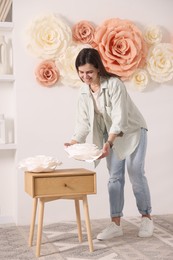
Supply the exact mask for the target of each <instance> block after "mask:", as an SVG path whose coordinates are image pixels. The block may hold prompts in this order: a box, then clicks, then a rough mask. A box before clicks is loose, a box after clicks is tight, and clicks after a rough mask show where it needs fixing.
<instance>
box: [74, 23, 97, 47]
mask: <svg viewBox="0 0 173 260" xmlns="http://www.w3.org/2000/svg"><path fill="white" fill-rule="evenodd" d="M94 33H95V28H94V27H93V26H92V25H91V24H90V23H89V22H88V21H85V20H83V21H80V22H79V23H77V24H75V25H74V26H73V28H72V36H73V40H74V41H75V42H78V43H84V44H86V43H88V44H91V43H92V42H93V39H94Z"/></svg>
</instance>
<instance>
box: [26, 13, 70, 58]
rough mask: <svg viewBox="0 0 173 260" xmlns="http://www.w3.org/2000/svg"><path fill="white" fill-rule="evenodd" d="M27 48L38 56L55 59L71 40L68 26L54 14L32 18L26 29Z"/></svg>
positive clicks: (61, 53)
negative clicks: (28, 27)
mask: <svg viewBox="0 0 173 260" xmlns="http://www.w3.org/2000/svg"><path fill="white" fill-rule="evenodd" d="M28 37H29V43H28V48H29V49H30V50H31V51H32V52H33V53H34V54H35V55H36V56H37V57H39V58H43V59H51V58H52V59H56V58H58V57H59V56H60V55H63V53H64V52H65V50H66V49H67V47H68V46H69V44H70V43H71V40H72V32H71V29H70V27H69V26H68V25H67V24H66V23H64V22H63V21H62V19H60V18H59V17H58V16H56V15H47V16H43V17H40V18H38V19H36V20H34V21H33V22H32V24H31V26H30V29H29V30H28Z"/></svg>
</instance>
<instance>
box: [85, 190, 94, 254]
mask: <svg viewBox="0 0 173 260" xmlns="http://www.w3.org/2000/svg"><path fill="white" fill-rule="evenodd" d="M83 206H84V213H85V222H86V229H87V236H88V243H89V249H90V252H93V241H92V235H91V225H90V217H89V210H88V200H87V196H86V195H85V196H83Z"/></svg>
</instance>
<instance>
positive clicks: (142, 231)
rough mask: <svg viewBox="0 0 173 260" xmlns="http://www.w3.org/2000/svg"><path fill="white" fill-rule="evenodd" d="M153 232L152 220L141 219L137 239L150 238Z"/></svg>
mask: <svg viewBox="0 0 173 260" xmlns="http://www.w3.org/2000/svg"><path fill="white" fill-rule="evenodd" d="M153 231H154V224H153V220H151V219H149V218H147V217H143V218H142V220H141V226H140V228H139V233H138V236H139V237H151V236H152V235H153Z"/></svg>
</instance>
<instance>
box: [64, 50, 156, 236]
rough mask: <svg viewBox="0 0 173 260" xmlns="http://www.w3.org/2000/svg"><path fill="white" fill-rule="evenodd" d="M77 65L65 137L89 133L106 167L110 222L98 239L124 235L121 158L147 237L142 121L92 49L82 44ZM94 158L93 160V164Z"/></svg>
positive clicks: (148, 209) (79, 140) (82, 138)
mask: <svg viewBox="0 0 173 260" xmlns="http://www.w3.org/2000/svg"><path fill="white" fill-rule="evenodd" d="M76 69H77V72H78V75H79V77H80V79H81V80H82V81H83V83H84V85H83V86H82V87H81V90H80V95H79V100H78V107H77V120H76V127H75V133H74V135H73V138H72V140H71V142H70V143H66V144H65V145H67V146H68V145H72V144H76V143H84V142H85V141H86V138H87V136H88V134H89V133H91V134H92V139H93V143H94V144H96V145H97V146H98V147H99V148H100V149H102V156H101V157H100V158H99V159H101V158H104V157H106V160H107V168H108V171H109V175H110V177H109V182H108V192H109V202H110V215H111V220H112V221H111V224H110V225H109V226H108V227H107V228H105V229H104V230H103V231H102V232H101V233H100V234H98V235H97V239H99V240H106V239H111V238H114V237H117V236H121V235H123V230H122V226H121V217H122V216H123V206H124V183H125V176H124V175H125V163H126V165H127V171H128V174H129V178H130V182H131V184H132V188H133V192H134V195H135V198H136V204H137V208H138V211H139V213H140V214H141V215H142V218H141V226H140V229H139V233H138V236H139V237H150V236H152V234H153V230H154V225H153V221H152V219H151V215H150V213H151V201H150V191H149V187H148V183H147V179H146V177H145V171H144V161H145V153H146V146H147V126H146V122H145V120H144V118H143V116H142V115H141V113H140V112H139V110H138V109H137V107H136V106H135V105H134V103H133V102H132V100H131V99H130V97H129V95H128V93H127V91H126V88H125V86H124V84H123V82H122V81H121V80H120V79H119V78H118V77H117V76H116V75H114V74H112V73H108V72H107V71H106V69H105V67H104V65H103V63H102V61H101V57H100V55H99V53H98V51H97V50H95V49H92V48H84V49H82V50H81V51H80V53H79V54H78V56H77V58H76ZM98 162H99V161H97V163H96V165H97V164H98Z"/></svg>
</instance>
